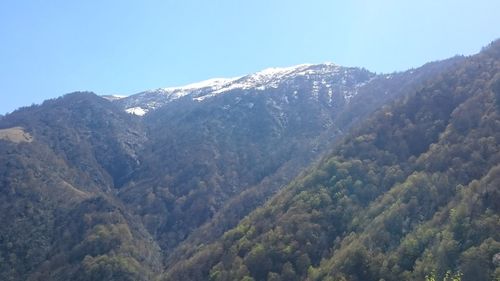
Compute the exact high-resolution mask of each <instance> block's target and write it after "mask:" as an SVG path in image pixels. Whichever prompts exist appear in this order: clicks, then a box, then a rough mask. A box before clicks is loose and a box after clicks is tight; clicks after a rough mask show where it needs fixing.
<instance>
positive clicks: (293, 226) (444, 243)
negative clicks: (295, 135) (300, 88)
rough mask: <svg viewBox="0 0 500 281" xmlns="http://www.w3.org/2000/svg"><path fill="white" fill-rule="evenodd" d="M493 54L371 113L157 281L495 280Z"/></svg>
mask: <svg viewBox="0 0 500 281" xmlns="http://www.w3.org/2000/svg"><path fill="white" fill-rule="evenodd" d="M498 73H500V44H499V42H498V41H497V42H494V43H493V44H492V45H491V46H489V47H488V48H486V49H485V50H483V51H482V52H481V53H480V54H478V55H476V56H474V57H471V58H468V59H466V60H465V61H464V62H462V63H461V64H460V66H459V67H456V68H452V69H450V70H449V71H446V72H444V73H443V74H442V75H439V76H437V77H436V78H435V79H433V81H432V82H429V83H426V84H424V85H423V86H422V88H420V89H419V90H417V91H416V92H415V93H414V94H412V95H409V96H408V97H405V98H402V99H399V100H398V101H397V102H395V103H393V104H391V105H390V106H386V107H384V108H382V109H381V110H379V111H378V112H377V113H376V114H375V115H374V116H373V117H371V118H370V120H368V121H366V122H364V124H362V125H360V126H359V127H358V128H357V129H355V130H354V131H353V132H352V133H351V134H349V136H348V137H346V138H345V139H344V140H343V141H342V142H341V143H340V144H338V145H337V146H336V148H335V149H334V151H333V152H332V154H330V156H328V157H325V158H324V159H323V160H322V161H321V162H320V163H319V165H318V166H317V167H314V168H312V169H311V170H310V171H309V172H307V173H305V174H304V175H302V176H300V177H299V178H297V179H296V180H295V181H293V182H292V183H291V184H289V185H288V186H287V187H286V188H285V189H283V190H282V191H281V192H280V193H279V194H278V195H277V196H275V197H274V198H273V199H271V200H270V201H269V202H268V203H266V204H265V206H264V207H262V208H259V209H257V210H256V211H254V212H252V214H251V215H249V216H248V217H247V218H245V219H243V220H242V221H241V222H240V223H239V224H238V226H236V227H235V228H233V229H232V230H230V231H228V232H226V233H225V234H224V236H222V237H221V238H220V239H218V240H216V241H215V242H214V243H211V244H209V245H198V248H197V249H196V250H195V254H193V255H192V256H190V258H189V259H188V260H185V261H180V262H178V263H176V264H174V265H173V266H171V267H170V268H169V269H168V271H167V273H166V274H165V276H164V278H165V279H166V280H181V279H185V280H207V279H210V280H381V279H383V280H423V279H424V277H425V275H431V274H435V275H436V276H437V277H438V278H440V279H441V278H443V276H444V275H445V274H446V272H447V271H451V272H461V273H463V277H462V278H463V279H462V280H491V279H495V278H499V276H500V275H499V269H498V265H499V264H498V261H496V259H495V257H497V256H498V253H499V252H500V237H499V236H498V235H499V233H500V220H499V217H498V214H499V213H500V209H499V208H500V206H499V205H498V202H500V193H499V192H498V181H499V180H500V178H499V176H500V174H499V166H498V165H499V164H500V154H499V153H500V147H498V145H499V143H500V135H499V132H500V127H499V125H500V107H499V106H498V100H499V98H500V94H499V91H498V89H499V87H498V85H499V81H500V77H499V75H498Z"/></svg>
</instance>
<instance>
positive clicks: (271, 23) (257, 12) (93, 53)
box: [0, 0, 500, 114]
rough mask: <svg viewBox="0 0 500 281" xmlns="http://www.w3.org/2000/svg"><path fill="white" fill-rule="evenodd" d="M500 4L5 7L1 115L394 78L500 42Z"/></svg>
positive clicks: (393, 0)
mask: <svg viewBox="0 0 500 281" xmlns="http://www.w3.org/2000/svg"><path fill="white" fill-rule="evenodd" d="M499 13H500V1H498V0H474V1H472V0H421V1H401V0H381V1H376V0H365V1H360V0H358V1H356V0H354V1H336V0H321V1H320V0H307V1H306V0H302V1H298V0H297V1H294V0H241V1H237V0H210V1H209V0H198V1H194V0H175V1H174V0H161V1H160V0H157V1H149V0H135V1H132V0H128V1H127V0H85V1H68V0H31V1H29V0H2V1H0V40H1V41H0V113H1V114H3V113H5V112H10V111H12V110H14V109H15V108H17V107H19V106H23V105H30V104H32V103H40V102H41V101H43V100H44V99H47V98H53V97H57V96H60V95H62V94H65V93H68V92H72V91H77V90H90V91H94V92H96V93H98V94H114V93H116V94H126V95H128V94H133V93H137V92H139V91H142V90H146V89H150V88H159V87H166V86H176V85H182V84H186V83H190V82H195V81H199V80H204V79H208V78H212V77H232V76H239V75H243V74H246V73H251V72H255V71H258V70H260V69H263V68H266V67H271V66H288V65H294V64H300V63H321V62H326V61H331V62H334V63H337V64H341V65H346V66H363V67H366V68H368V69H369V70H372V71H376V72H392V71H396V70H405V69H408V68H411V67H416V66H419V65H421V64H423V63H425V62H427V61H431V60H437V59H444V58H447V57H450V56H453V55H455V54H465V55H469V54H473V53H476V52H478V51H479V50H480V49H481V47H482V46H484V45H486V44H488V43H489V42H491V41H492V40H494V39H496V38H499V37H500V16H499Z"/></svg>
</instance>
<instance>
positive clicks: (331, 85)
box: [119, 63, 375, 116]
mask: <svg viewBox="0 0 500 281" xmlns="http://www.w3.org/2000/svg"><path fill="white" fill-rule="evenodd" d="M374 76H375V75H374V74H373V73H370V72H368V71H366V70H362V69H358V68H347V67H341V66H338V65H335V64H332V63H325V64H317V65H312V64H301V65H297V66H292V67H282V68H268V69H264V70H262V71H259V72H256V73H253V74H249V75H246V76H243V77H236V78H214V79H209V80H206V81H201V82H197V83H193V84H189V85H185V86H180V87H169V88H159V89H156V90H149V91H145V92H141V93H138V94H135V95H132V96H129V97H126V98H123V99H120V100H119V104H120V105H121V106H122V107H124V108H125V110H126V111H127V112H129V113H131V114H135V115H139V116H142V115H144V114H146V113H148V112H150V111H152V110H155V109H157V108H159V107H161V106H163V105H165V104H167V103H169V102H171V101H174V100H177V99H180V98H183V97H189V98H191V99H193V100H195V101H198V102H202V101H203V100H205V99H207V98H211V97H215V96H218V95H221V94H227V93H230V92H237V91H240V92H241V91H244V92H262V91H265V90H266V89H276V88H280V87H284V86H288V87H287V90H289V91H292V92H294V91H295V92H297V91H299V90H301V91H309V92H310V93H311V94H312V95H316V96H317V95H318V94H319V92H326V93H327V95H328V96H329V102H332V100H333V95H334V93H335V95H338V94H340V95H342V96H343V97H344V99H345V100H348V99H350V98H351V97H353V96H354V95H355V94H356V93H357V91H356V90H357V88H358V87H360V86H362V85H363V84H364V83H366V82H367V81H368V80H369V79H370V78H372V77H374Z"/></svg>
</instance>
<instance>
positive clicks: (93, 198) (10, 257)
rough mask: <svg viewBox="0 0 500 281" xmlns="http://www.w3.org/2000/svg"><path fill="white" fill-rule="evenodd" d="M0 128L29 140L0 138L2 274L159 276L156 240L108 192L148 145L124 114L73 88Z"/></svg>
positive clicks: (47, 277)
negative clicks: (143, 144) (16, 130)
mask: <svg viewBox="0 0 500 281" xmlns="http://www.w3.org/2000/svg"><path fill="white" fill-rule="evenodd" d="M0 126H1V128H2V131H3V132H5V134H8V133H9V132H12V127H14V128H21V129H22V130H23V131H24V134H25V135H27V136H29V138H26V141H19V142H14V141H11V140H9V139H8V138H5V139H2V140H0V157H1V163H2V165H0V174H1V175H2V177H1V182H2V184H1V190H2V192H1V193H0V202H1V205H0V206H1V209H2V210H1V214H2V215H1V216H0V220H1V222H2V228H1V229H0V241H1V243H0V259H1V260H2V262H1V263H0V279H2V280H96V279H102V280H104V279H108V280H110V279H111V278H112V277H113V278H119V279H120V280H148V279H150V278H152V276H154V275H156V274H158V272H159V271H160V269H161V259H160V253H159V249H158V246H157V245H156V244H155V243H154V242H153V241H152V239H151V237H150V235H149V234H148V233H147V232H146V231H145V230H144V228H143V226H142V224H141V223H140V222H139V221H137V220H136V219H134V218H133V217H132V216H131V215H130V213H129V212H128V211H127V210H125V209H124V208H123V207H122V206H121V204H120V203H119V202H117V201H116V199H114V196H113V194H112V193H113V189H114V188H115V187H116V186H117V184H119V183H121V182H122V181H123V180H124V179H125V178H127V176H128V173H129V170H132V169H134V165H137V164H136V157H137V155H136V154H135V152H134V151H135V148H137V147H140V143H141V142H142V141H143V140H142V138H143V137H142V136H141V133H140V132H141V129H140V127H138V126H137V124H135V122H134V121H133V119H132V118H130V116H129V115H128V114H126V113H124V112H122V110H121V109H119V108H117V107H115V106H114V105H112V104H111V103H110V102H108V101H106V100H104V99H102V98H100V97H98V96H96V95H94V94H89V93H75V94H71V95H67V96H64V97H62V98H59V99H56V100H51V101H47V102H45V103H44V104H43V105H41V106H33V107H29V108H25V109H21V110H19V111H17V112H14V113H13V114H10V115H7V116H5V118H3V119H2V120H1V123H0ZM21 129H19V130H21Z"/></svg>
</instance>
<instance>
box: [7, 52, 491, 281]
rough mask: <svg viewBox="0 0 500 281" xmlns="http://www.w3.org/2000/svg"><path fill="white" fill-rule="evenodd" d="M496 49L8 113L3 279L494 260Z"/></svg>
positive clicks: (461, 266) (484, 273) (268, 274)
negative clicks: (411, 63) (402, 65)
mask: <svg viewBox="0 0 500 281" xmlns="http://www.w3.org/2000/svg"><path fill="white" fill-rule="evenodd" d="M499 53H500V43H499V42H495V43H493V44H492V45H490V46H488V47H487V48H485V49H484V50H483V51H482V52H481V53H479V54H478V55H475V56H472V57H454V58H451V59H448V60H444V61H437V62H432V63H429V64H426V65H424V66H422V67H420V68H417V69H411V70H408V71H404V72H398V73H392V74H375V73H371V72H369V71H367V70H365V69H362V68H354V67H342V66H337V65H334V64H320V65H300V66H296V67H290V68H276V69H274V68H273V69H268V70H264V71H261V72H258V73H254V74H249V75H247V76H243V77H240V78H237V79H230V80H227V81H225V82H216V83H215V84H210V83H209V84H206V83H201V85H202V86H199V85H200V83H198V84H196V83H195V84H194V85H197V86H196V87H195V86H193V85H190V86H189V87H188V86H186V87H178V88H165V89H159V90H154V91H146V92H142V93H139V94H137V95H133V96H130V97H127V98H117V97H107V98H103V97H99V96H97V95H95V94H93V93H90V92H77V93H72V94H67V95H65V96H63V97H60V98H57V99H53V100H48V101H45V102H44V103H43V104H41V105H33V106H30V107H25V108H20V109H18V110H16V111H14V112H13V113H10V114H7V115H5V116H0V203H1V204H0V222H1V223H2V227H1V228H0V280H81V281H84V280H88V281H90V280H381V279H383V280H423V278H425V276H428V277H435V278H438V279H442V277H443V276H445V275H446V274H447V272H449V273H448V274H449V275H457V274H463V276H462V277H461V278H462V279H463V280H491V279H492V278H497V277H498V276H499V274H500V273H499V269H498V264H499V263H500V254H499V253H500V238H499V237H498V235H499V233H500V224H499V209H500V206H499V203H498V202H500V198H499V189H498V186H499V184H500V167H499V165H500V149H499V143H500V142H499V138H500V135H499V132H500V117H499V116H500V74H499V73H500V71H499V69H500V62H499V56H500V54H499ZM217 83H223V86H221V85H219V84H217ZM207 85H209V86H207ZM197 87H198V88H197ZM131 109H133V110H131ZM130 113H131V114H130Z"/></svg>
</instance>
